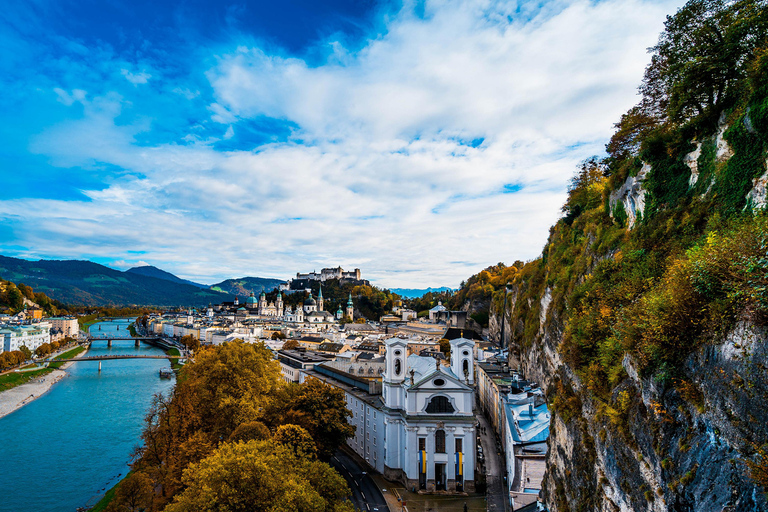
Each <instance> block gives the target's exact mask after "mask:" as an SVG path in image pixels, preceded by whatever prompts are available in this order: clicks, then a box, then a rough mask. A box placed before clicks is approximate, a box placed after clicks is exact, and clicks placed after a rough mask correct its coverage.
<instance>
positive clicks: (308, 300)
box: [304, 295, 317, 306]
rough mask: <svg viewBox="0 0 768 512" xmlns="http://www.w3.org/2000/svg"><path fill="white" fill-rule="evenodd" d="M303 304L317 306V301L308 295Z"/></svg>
mask: <svg viewBox="0 0 768 512" xmlns="http://www.w3.org/2000/svg"><path fill="white" fill-rule="evenodd" d="M304 305H305V306H317V301H316V300H315V299H313V298H312V296H311V295H310V296H309V298H308V299H307V300H305V301H304Z"/></svg>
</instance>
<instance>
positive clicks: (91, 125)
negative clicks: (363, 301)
mask: <svg viewBox="0 0 768 512" xmlns="http://www.w3.org/2000/svg"><path fill="white" fill-rule="evenodd" d="M680 4H681V2H679V1H678V2H672V1H650V0H648V1H643V0H622V1H618V0H617V1H602V2H594V1H571V2H569V1H552V2H545V3H540V2H526V1H517V2H515V1H509V2H496V1H493V0H466V1H462V2H454V1H449V0H441V1H427V2H405V3H390V2H383V1H381V2H380V1H365V0H362V1H338V2H318V1H304V0H301V1H299V0H293V1H283V2H231V3H229V2H225V1H217V2H214V1H203V0H193V1H187V2H178V3H176V2H174V3H171V2H162V1H154V2H146V1H130V2H128V1H117V0H106V1H105V0H101V1H44V0H37V1H17V0H12V1H11V2H6V3H5V4H4V8H3V10H2V11H0V44H2V47H3V48H4V51H3V52H1V53H0V88H1V89H2V90H1V91H0V92H2V94H0V118H2V119H0V169H2V187H0V219H1V220H0V253H2V254H4V255H7V256H16V257H23V258H29V259H33V258H57V259H59V258H60V259H91V260H93V261H98V262H100V263H104V264H108V265H111V266H113V267H115V268H121V269H123V268H128V267H130V266H133V265H136V264H144V263H149V264H153V265H157V266H159V267H161V268H164V269H166V270H169V271H171V272H174V273H176V274H178V275H180V276H182V277H186V278H190V279H195V280H198V281H201V282H208V283H212V282H215V281H218V280H221V279H224V278H229V277H235V276H244V275H252V276H265V277H266V276H270V277H272V276H274V277H289V276H290V275H292V274H293V273H295V272H296V271H307V270H312V269H319V268H321V267H324V266H336V265H342V266H344V267H360V268H361V269H363V272H364V273H365V274H366V276H368V277H369V278H372V279H373V280H374V281H375V282H376V283H378V284H381V285H385V286H392V287H406V286H407V287H416V286H430V285H431V286H440V285H448V286H456V285H457V284H458V283H459V281H461V280H462V279H464V278H466V277H468V276H469V275H471V274H472V273H475V272H477V271H478V270H480V269H481V268H483V267H485V266H487V265H489V264H493V263H496V262H498V261H505V262H508V263H511V262H512V261H514V260H516V259H523V260H525V259H530V258H533V257H536V256H537V255H538V253H539V252H540V250H541V247H542V245H543V243H544V241H545V239H546V236H547V233H548V227H549V226H550V225H551V224H552V223H553V222H554V221H555V220H556V219H557V216H558V212H559V207H560V205H561V204H562V202H563V200H564V197H565V195H564V194H565V189H566V185H567V182H568V180H569V178H570V176H571V175H572V173H573V170H574V169H575V166H576V165H577V163H578V162H579V161H580V160H582V159H584V158H586V157H588V156H590V155H592V154H598V153H600V152H601V151H602V149H603V147H604V144H605V142H606V141H607V139H608V137H610V134H611V127H612V124H613V123H614V122H616V121H617V120H618V118H619V116H620V115H621V113H622V112H624V111H625V110H626V109H627V108H629V107H630V106H632V105H633V104H634V103H635V102H636V101H637V97H636V87H637V85H638V84H639V81H640V79H641V77H642V71H643V68H644V66H645V64H646V62H647V54H646V53H645V49H646V48H647V47H649V46H651V45H653V44H654V42H655V41H656V39H657V37H658V33H659V32H660V30H661V29H662V23H663V20H664V17H665V15H666V14H670V13H672V12H674V10H675V9H676V8H677V7H678V6H679V5H680Z"/></svg>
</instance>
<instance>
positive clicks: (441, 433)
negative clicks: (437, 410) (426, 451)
mask: <svg viewBox="0 0 768 512" xmlns="http://www.w3.org/2000/svg"><path fill="white" fill-rule="evenodd" d="M435 453H445V430H442V429H440V430H435Z"/></svg>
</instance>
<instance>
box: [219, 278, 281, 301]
mask: <svg viewBox="0 0 768 512" xmlns="http://www.w3.org/2000/svg"><path fill="white" fill-rule="evenodd" d="M284 282H285V280H283V279H271V278H268V277H241V278H239V279H227V280H226V281H222V282H220V283H217V284H213V285H211V290H214V291H218V292H224V293H229V294H230V295H236V296H238V297H247V296H248V295H250V294H251V292H253V294H254V295H258V294H260V293H261V292H271V291H272V290H274V289H275V288H277V286H278V285H279V284H280V283H284Z"/></svg>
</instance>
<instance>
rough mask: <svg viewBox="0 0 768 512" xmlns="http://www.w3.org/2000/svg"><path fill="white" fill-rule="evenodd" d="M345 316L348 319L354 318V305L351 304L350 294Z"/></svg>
mask: <svg viewBox="0 0 768 512" xmlns="http://www.w3.org/2000/svg"><path fill="white" fill-rule="evenodd" d="M347 316H348V317H349V319H350V320H354V319H355V305H354V304H352V294H351V293H350V294H349V300H347Z"/></svg>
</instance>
